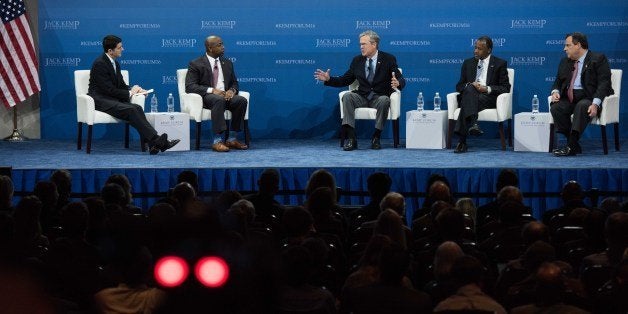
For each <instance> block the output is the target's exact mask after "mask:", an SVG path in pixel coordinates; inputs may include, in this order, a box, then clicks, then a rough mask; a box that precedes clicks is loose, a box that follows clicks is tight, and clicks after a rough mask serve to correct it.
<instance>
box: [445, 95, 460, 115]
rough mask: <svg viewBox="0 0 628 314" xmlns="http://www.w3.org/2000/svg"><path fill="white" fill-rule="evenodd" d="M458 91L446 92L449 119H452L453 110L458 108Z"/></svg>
mask: <svg viewBox="0 0 628 314" xmlns="http://www.w3.org/2000/svg"><path fill="white" fill-rule="evenodd" d="M459 94H460V93H458V92H453V93H449V94H447V117H448V118H449V120H453V119H454V112H456V109H458V95H459Z"/></svg>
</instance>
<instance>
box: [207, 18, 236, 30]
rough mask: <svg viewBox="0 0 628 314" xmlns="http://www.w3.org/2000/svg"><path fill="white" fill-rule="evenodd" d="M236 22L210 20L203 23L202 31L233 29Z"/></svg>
mask: <svg viewBox="0 0 628 314" xmlns="http://www.w3.org/2000/svg"><path fill="white" fill-rule="evenodd" d="M235 25H236V21H226V20H210V21H201V29H233V28H234V27H235Z"/></svg>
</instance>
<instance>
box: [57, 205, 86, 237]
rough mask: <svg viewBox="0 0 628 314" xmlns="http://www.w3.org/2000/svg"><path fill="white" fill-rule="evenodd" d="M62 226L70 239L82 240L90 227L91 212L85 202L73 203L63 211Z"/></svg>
mask: <svg viewBox="0 0 628 314" xmlns="http://www.w3.org/2000/svg"><path fill="white" fill-rule="evenodd" d="M61 225H62V226H63V231H64V232H65V234H66V235H67V236H68V237H71V238H82V237H84V236H85V233H86V232H87V226H88V225H89V210H88V209H87V205H85V203H83V202H72V203H69V204H68V205H66V206H65V207H63V210H61Z"/></svg>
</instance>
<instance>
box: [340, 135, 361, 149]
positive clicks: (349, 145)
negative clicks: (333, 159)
mask: <svg viewBox="0 0 628 314" xmlns="http://www.w3.org/2000/svg"><path fill="white" fill-rule="evenodd" d="M342 149H343V150H345V151H350V150H356V149H358V140H356V139H355V138H350V139H348V140H347V142H346V143H345V146H343V147H342Z"/></svg>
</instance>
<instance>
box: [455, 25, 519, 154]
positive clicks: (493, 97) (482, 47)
mask: <svg viewBox="0 0 628 314" xmlns="http://www.w3.org/2000/svg"><path fill="white" fill-rule="evenodd" d="M492 52H493V40H491V38H490V37H488V36H482V37H480V38H478V39H477V40H476V41H475V48H474V49H473V55H474V57H473V58H469V59H466V60H464V62H463V63H462V71H461V72H460V80H459V81H458V84H456V91H457V92H459V93H460V95H458V103H459V104H460V114H459V115H458V120H457V121H456V126H455V128H454V133H456V134H457V135H458V137H459V142H458V145H457V146H456V149H455V150H454V153H457V154H459V153H465V152H467V149H468V147H467V134H471V135H473V136H480V135H482V134H483V133H484V132H483V131H482V130H481V129H480V126H479V125H478V123H477V121H478V112H480V111H482V110H484V109H488V108H495V106H496V104H497V96H499V94H503V93H508V92H510V82H509V81H508V71H507V68H508V65H507V63H506V60H504V59H500V58H498V57H495V56H493V55H492V54H491V53H492ZM469 125H470V126H471V127H468V126H469Z"/></svg>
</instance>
